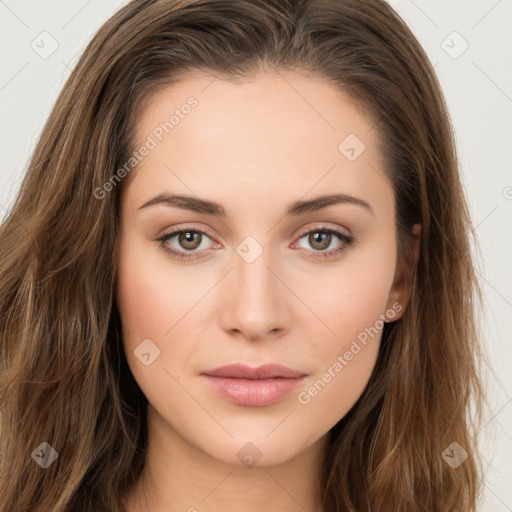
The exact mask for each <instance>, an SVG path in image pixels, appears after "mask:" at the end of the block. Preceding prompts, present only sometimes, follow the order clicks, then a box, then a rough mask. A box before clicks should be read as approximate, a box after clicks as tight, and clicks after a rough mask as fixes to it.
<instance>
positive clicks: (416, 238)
mask: <svg viewBox="0 0 512 512" xmlns="http://www.w3.org/2000/svg"><path fill="white" fill-rule="evenodd" d="M420 235H421V224H414V226H413V227H412V230H411V235H410V238H409V239H408V246H407V247H405V248H404V250H405V252H406V256H405V264H403V265H399V262H400V258H398V259H397V266H396V270H395V279H394V281H393V285H392V287H391V290H390V292H389V296H388V302H387V306H386V311H389V310H391V311H393V312H394V315H393V317H391V316H389V318H387V317H386V321H388V322H394V321H396V320H398V319H399V318H400V317H401V316H402V315H403V314H404V312H405V310H406V309H407V305H408V304H409V300H410V298H411V291H412V282H413V276H414V270H415V269H416V265H417V263H418V258H419V255H420V241H421V236H420Z"/></svg>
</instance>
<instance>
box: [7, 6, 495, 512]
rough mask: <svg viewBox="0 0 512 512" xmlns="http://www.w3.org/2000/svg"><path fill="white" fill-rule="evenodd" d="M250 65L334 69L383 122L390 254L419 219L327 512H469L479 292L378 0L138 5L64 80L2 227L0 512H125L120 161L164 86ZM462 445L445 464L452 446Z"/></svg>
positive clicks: (233, 76)
mask: <svg viewBox="0 0 512 512" xmlns="http://www.w3.org/2000/svg"><path fill="white" fill-rule="evenodd" d="M262 69H263V70H265V69H268V70H270V69H274V70H277V71H278V70H285V69H297V70H301V71H302V72H306V73H308V74H309V75H310V76H311V77H313V78H314V79H318V80H327V81H329V82H330V83H331V84H333V85H334V86H336V87H338V88H339V89H340V90H342V91H344V92H345V93H347V94H348V95H349V96H350V97H351V98H352V99H353V101H354V102H355V103H357V105H358V106H360V108H361V109H364V112H365V113H366V114H367V115H368V116H369V118H371V119H372V120H373V121H374V122H375V129H376V130H378V133H379V136H380V141H381V151H382V154H383V156H384V161H385V170H386V173H387V174H388V175H389V177H390V179H391V181H392V183H393V186H394V190H395V197H396V205H397V207H396V224H397V233H398V240H399V243H398V257H399V260H400V262H402V264H403V263H404V262H405V261H406V260H407V258H409V257H410V255H409V254H408V253H407V251H406V250H405V248H406V247H407V244H406V242H407V240H408V239H410V237H411V227H412V225H413V224H414V223H420V224H421V225H422V232H421V250H420V255H419V260H418V263H417V267H416V270H415V273H414V276H413V289H412V296H411V301H410V303H409V305H408V308H407V310H406V312H405V314H404V315H403V317H402V318H401V319H400V320H398V321H396V322H392V323H389V324H386V325H385V328H384V332H383V336H382V341H381V347H380V352H379V356H378V360H377V363H376V367H375V369H374V372H373V374H372V376H371V379H370V381H369V383H368V386H367V387H366V389H365V391H364V393H363V394H362V396H361V397H360V399H359V400H358V401H357V403H356V404H355V405H354V406H353V407H352V409H351V410H350V411H349V412H348V414H346V416H345V417H344V418H343V419H342V420H341V421H339V422H338V423H337V424H336V425H335V426H334V427H333V429H332V430H331V431H330V432H329V443H328V449H327V450H326V452H325V457H324V462H323V466H322V472H321V481H320V482H319V483H318V486H319V492H320V493H321V497H322V502H323V505H324V509H325V511H326V512H337V511H339V512H341V511H352V512H356V511H357V512H363V511H370V510H371V511H373V512H377V511H393V512H401V511H403V512H405V511H407V512H415V511H418V512H419V511H428V512H433V511H439V512H441V511H442V512H447V511H455V510H460V511H464V512H468V511H474V510H476V507H477V499H478V497H479V494H480V490H481V479H482V469H481V463H480V459H479V456H478V450H477V444H476V443H477V441H476V436H475V434H476V432H477V426H478V424H479V422H480V421H481V407H482V403H483V400H484V398H485V397H484V396H483V392H482V383H481V380H480V375H479V362H480V361H481V360H482V353H481V349H480V346H479V343H478V329H477V322H476V320H475V311H474V309H475V305H476V304H478V303H479V301H481V292H480V289H479V286H478V282H477V280H476V276H475V265H474V261H473V258H472V256H471V250H470V249H471V246H470V244H471V241H472V236H473V235H472V228H471V220H470V215H469V210H468V207H467V204H466V200H465V198H464V194H463V189H462V186H461V182H460V177H459V173H458V163H457V155H456V149H455V145H454V137H453V130H452V126H451V122H450V118H449V115H448V112H447V107H446V104H445V100H444V98H443V94H442V92H441V89H440V85H439V82H438V80H437V77H436V74H435V72H434V70H433V68H432V66H431V64H430V62H429V59H428V58H427V56H426V54H425V52H424V50H423V49H422V48H421V46H420V44H419V43H418V41H417V40H416V38H415V37H414V35H413V34H412V32H411V31H410V29H409V28H408V27H407V26H406V24H405V23H404V22H403V20H402V19H401V18H400V17H399V15H398V14H397V13H395V11H394V10H393V9H392V8H391V7H389V5H387V4H386V3H385V2H384V1H382V0H344V1H339V0H133V1H131V2H130V3H129V4H127V5H126V6H124V7H123V8H122V9H120V10H119V11H118V12H117V13H116V14H115V15H114V16H113V17H112V18H110V19H109V20H108V21H107V22H106V23H105V24H104V25H103V26H102V27H101V29H100V30H99V32H98V33H97V34H96V35H95V37H94V38H93V39H92V41H91V42H90V44H89V45H88V47H87V49H86V50H85V52H84V54H83V56H82V57H81V59H80V60H79V62H78V64H77V65H76V67H75V69H74V70H73V72H72V73H71V76H70V77H69V79H68V80H67V83H66V84H65V86H64V88H63V90H62V92H61V94H60V96H59V97H58V99H57V102H56V104H55V106H54V108H53V110H52V112H51V114H50V116H49V118H48V121H47V123H46V125H45V127H44V129H43V131H42V134H41V136H40V139H39V141H38V144H37V146H36V148H35V151H34V154H33V155H32V158H31V160H30V163H29V166H28V169H27V172H26V175H25V177H24V180H23V182H22V185H21V188H20V190H19V193H18V195H17V197H16V200H15V202H14V205H13V207H12V209H11V211H10V213H9V215H8V216H7V217H6V218H5V219H4V222H3V224H2V226H1V228H0V247H1V256H0V336H1V351H2V357H1V380H0V385H1V387H0V391H1V397H0V398H1V403H0V405H1V409H2V414H1V419H0V421H1V428H0V475H1V479H0V512H7V511H13V510H16V511H20V512H21V511H31V512H33V511H44V512H47V511H49V510H51V511H53V512H64V511H84V512H85V511H88V512H93V511H94V512H97V511H100V510H108V511H120V510H122V507H121V501H120V498H121V496H122V494H123V493H124V492H125V491H126V490H127V489H129V488H131V486H133V485H134V484H135V482H136V481H137V479H138V477H139V475H140V474H141V471H142V469H143V467H144V462H145V448H146V441H147V431H146V417H145V414H146V406H147V400H146V398H145V396H144V395H143V393H142V392H141V390H140V389H139V387H138V385H137V384H136V382H135V380H134V379H133V376H132V375H131V372H130V370H129V368H128V366H127V363H126V359H125V357H124V353H123V349H122V344H121V336H120V332H121V330H120V317H119V313H118V309H117V306H116V301H115V290H116V279H117V275H116V261H117V254H118V234H119V204H120V195H121V192H122V190H123V185H124V184H125V182H126V178H124V179H123V176H124V175H125V174H126V173H128V172H129V171H128V170H126V168H125V172H124V173H122V172H119V171H118V170H119V169H120V168H121V166H123V164H124V163H125V162H127V161H128V160H129V158H130V155H131V152H132V151H133V149H134V148H133V128H134V125H135V122H136V119H137V113H138V112H139V111H140V109H141V108H142V107H143V105H144V104H145V103H144V101H145V100H146V99H147V98H149V97H150V96H151V94H152V93H154V92H155V91H156V90H158V89H159V88H162V87H164V86H166V85H169V84H171V83H174V82H176V81H178V80H179V79H180V78H181V77H184V76H187V73H190V72H192V71H194V70H200V71H208V72H211V73H213V74H217V75H221V76H222V77H223V78H225V79H229V80H233V81H235V80H239V81H243V80H244V79H246V78H248V77H251V76H254V75H255V74H256V73H257V72H258V71H259V70H262ZM107 183H110V185H107ZM471 400H472V401H473V402H472V403H474V404H475V414H474V415H470V414H469V412H468V411H469V409H470V402H471ZM46 443H47V444H46ZM452 443H457V445H453V444H452ZM461 449H463V450H465V451H466V452H467V453H468V454H469V456H468V458H467V459H466V460H464V462H462V463H461V464H460V465H459V466H458V467H457V468H455V467H452V465H450V464H449V463H448V462H447V460H448V458H447V457H446V456H444V455H446V453H448V454H449V456H450V457H452V458H453V456H454V454H456V455H457V454H458V455H457V456H458V457H459V458H460V459H461V460H462V458H463V457H462V458H461V456H460V454H463V453H464V452H462V451H460V450H461ZM446 450H448V452H446ZM450 450H451V451H450ZM36 462H38V463H36Z"/></svg>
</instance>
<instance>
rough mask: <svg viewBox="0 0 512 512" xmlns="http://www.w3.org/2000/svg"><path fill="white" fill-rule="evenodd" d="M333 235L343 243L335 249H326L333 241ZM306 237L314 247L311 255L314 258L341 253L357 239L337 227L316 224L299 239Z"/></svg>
mask: <svg viewBox="0 0 512 512" xmlns="http://www.w3.org/2000/svg"><path fill="white" fill-rule="evenodd" d="M333 235H334V236H335V237H336V238H338V239H339V240H340V241H341V243H339V244H338V245H337V246H336V248H334V249H330V250H326V249H327V248H328V247H329V246H331V243H332V242H333ZM305 237H307V240H306V243H308V244H309V245H310V246H311V247H313V249H314V251H313V254H312V255H311V257H313V258H328V257H330V256H336V255H338V254H341V253H342V252H343V251H344V250H346V249H347V248H348V247H349V246H350V245H352V244H353V243H354V241H355V240H354V237H353V236H351V235H346V234H345V233H342V232H341V231H339V230H337V229H335V228H330V227H327V226H321V227H318V226H315V227H312V228H310V229H308V230H306V231H305V232H304V233H303V234H302V235H301V237H300V238H299V241H300V240H302V239H303V238H305Z"/></svg>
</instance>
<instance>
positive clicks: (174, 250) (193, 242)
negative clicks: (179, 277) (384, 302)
mask: <svg viewBox="0 0 512 512" xmlns="http://www.w3.org/2000/svg"><path fill="white" fill-rule="evenodd" d="M333 235H334V236H335V237H336V238H338V240H339V241H340V243H339V244H338V246H337V247H336V248H334V249H330V250H326V249H327V248H328V247H329V246H331V244H332V242H333V240H334V239H333ZM205 237H206V238H208V239H210V240H211V238H210V236H209V235H208V234H207V233H206V232H205V231H203V230H201V229H195V228H191V227H190V228H189V227H185V228H181V229H177V230H174V231H171V232H170V233H166V234H165V235H163V236H161V237H159V238H157V239H156V240H155V241H157V242H159V244H160V246H161V248H162V250H163V251H164V252H166V253H167V254H169V255H171V256H172V257H174V258H179V259H188V260H190V259H195V258H198V257H201V256H196V255H195V253H199V252H201V251H202V250H205V249H206V248H207V247H204V246H203V247H202V245H203V241H204V238H205ZM305 237H307V243H308V244H310V246H311V247H313V251H311V252H312V255H311V257H313V258H328V257H331V256H335V255H338V254H341V252H342V251H344V250H345V249H347V248H348V247H349V246H350V245H352V244H353V243H354V242H355V240H354V237H353V236H351V235H346V234H344V233H342V232H341V231H339V230H337V229H335V228H331V227H327V226H315V227H312V228H309V229H308V230H306V231H305V232H304V233H303V234H302V235H301V236H300V238H299V242H300V240H302V239H303V238H305ZM173 239H176V240H175V243H176V244H177V246H178V247H176V246H174V247H173V246H172V244H171V241H173ZM297 243H298V242H297ZM294 245H295V244H294ZM299 247H302V248H304V247H303V246H301V245H300V244H299ZM305 249H307V248H305Z"/></svg>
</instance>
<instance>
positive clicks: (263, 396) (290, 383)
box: [201, 364, 307, 407]
mask: <svg viewBox="0 0 512 512" xmlns="http://www.w3.org/2000/svg"><path fill="white" fill-rule="evenodd" d="M201 376H202V377H204V378H205V379H206V381H207V383H208V384H209V386H210V388H211V389H212V390H213V391H215V392H216V393H217V394H219V395H220V396H222V397H223V398H225V399H226V400H228V401H229V402H232V403H235V404H238V405H244V406H250V407H262V406H265V405H271V404H273V403H276V402H278V401H279V400H281V399H283V398H284V397H286V396H287V395H289V394H290V393H291V392H292V391H293V390H294V389H295V388H296V387H297V386H299V385H300V384H301V383H302V382H303V381H304V379H305V378H306V377H307V374H305V373H304V372H300V371H296V370H292V369H290V368H287V367H285V366H281V365H276V364H266V365H263V366H259V367H257V368H252V367H250V366H247V365H245V364H234V365H228V366H222V367H220V368H215V369H213V370H207V371H205V372H203V373H201Z"/></svg>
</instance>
